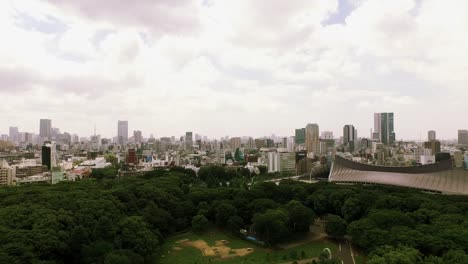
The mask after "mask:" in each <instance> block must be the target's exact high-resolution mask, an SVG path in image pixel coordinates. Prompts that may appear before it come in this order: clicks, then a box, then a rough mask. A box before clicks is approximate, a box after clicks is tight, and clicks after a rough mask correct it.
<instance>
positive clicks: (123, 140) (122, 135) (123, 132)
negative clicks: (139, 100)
mask: <svg viewBox="0 0 468 264" xmlns="http://www.w3.org/2000/svg"><path fill="white" fill-rule="evenodd" d="M117 142H118V143H119V144H120V145H126V144H127V143H128V121H120V120H119V122H118V124H117Z"/></svg>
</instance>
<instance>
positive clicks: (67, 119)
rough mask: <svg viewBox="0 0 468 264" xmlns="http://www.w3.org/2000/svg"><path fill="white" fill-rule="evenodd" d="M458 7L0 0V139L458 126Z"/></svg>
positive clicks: (466, 29)
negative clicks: (43, 128)
mask: <svg viewBox="0 0 468 264" xmlns="http://www.w3.org/2000/svg"><path fill="white" fill-rule="evenodd" d="M466 10H468V1H465V0H392V1H382V0H292V1H285V0H255V1H251V0H235V1H226V0H158V1H155V0H139V1H124V0H100V1H95V0H73V1H60V0H31V1H26V0H11V1H10V0H4V1H0V34H2V35H3V36H2V37H1V41H0V134H8V127H10V126H18V127H19V129H20V131H24V132H33V133H38V131H39V119H40V118H49V119H52V125H53V127H58V128H60V129H61V131H62V132H63V131H67V132H70V133H78V134H79V135H80V136H89V135H91V134H93V133H94V126H95V125H96V129H97V133H98V134H101V135H102V136H105V137H112V136H115V135H116V134H117V121H118V120H128V122H129V130H130V133H129V134H132V131H133V130H142V131H143V136H145V137H149V135H150V134H154V136H155V137H162V136H171V135H174V136H178V135H182V134H184V132H185V131H193V132H194V133H197V134H201V135H206V136H209V137H221V136H226V135H229V136H231V137H232V136H255V137H256V136H263V135H271V134H275V135H282V136H288V135H291V136H292V135H294V129H295V128H300V127H305V125H306V124H307V123H317V124H319V126H320V130H321V131H324V130H329V131H333V132H334V134H335V136H337V137H339V136H341V135H342V131H343V129H342V128H343V126H344V125H345V124H353V125H354V126H355V127H356V128H357V130H358V136H359V137H366V136H368V135H369V134H370V129H371V128H372V126H373V113H374V112H394V113H395V132H396V135H397V138H398V139H420V138H422V139H424V138H425V137H426V136H427V131H428V130H436V131H437V134H438V137H439V138H445V139H452V138H456V136H457V130H458V129H463V128H468V118H467V115H466V109H467V106H468V48H467V47H468V16H466V15H465V11H466Z"/></svg>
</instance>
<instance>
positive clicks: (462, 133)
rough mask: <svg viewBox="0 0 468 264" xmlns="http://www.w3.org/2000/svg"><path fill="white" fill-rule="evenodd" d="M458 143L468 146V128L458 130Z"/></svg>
mask: <svg viewBox="0 0 468 264" xmlns="http://www.w3.org/2000/svg"><path fill="white" fill-rule="evenodd" d="M458 145H464V146H468V130H458Z"/></svg>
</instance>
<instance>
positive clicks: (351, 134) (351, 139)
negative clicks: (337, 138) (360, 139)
mask: <svg viewBox="0 0 468 264" xmlns="http://www.w3.org/2000/svg"><path fill="white" fill-rule="evenodd" d="M356 140H357V135H356V129H355V128H354V126H353V125H345V126H344V127H343V145H344V146H345V147H346V148H347V149H348V150H349V151H350V152H352V151H354V145H355V143H356Z"/></svg>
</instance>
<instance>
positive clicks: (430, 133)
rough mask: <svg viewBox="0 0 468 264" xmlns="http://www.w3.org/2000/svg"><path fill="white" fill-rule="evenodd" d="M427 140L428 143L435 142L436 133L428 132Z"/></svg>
mask: <svg viewBox="0 0 468 264" xmlns="http://www.w3.org/2000/svg"><path fill="white" fill-rule="evenodd" d="M427 140H428V141H432V140H436V132H435V131H434V130H429V131H428V132H427Z"/></svg>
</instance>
